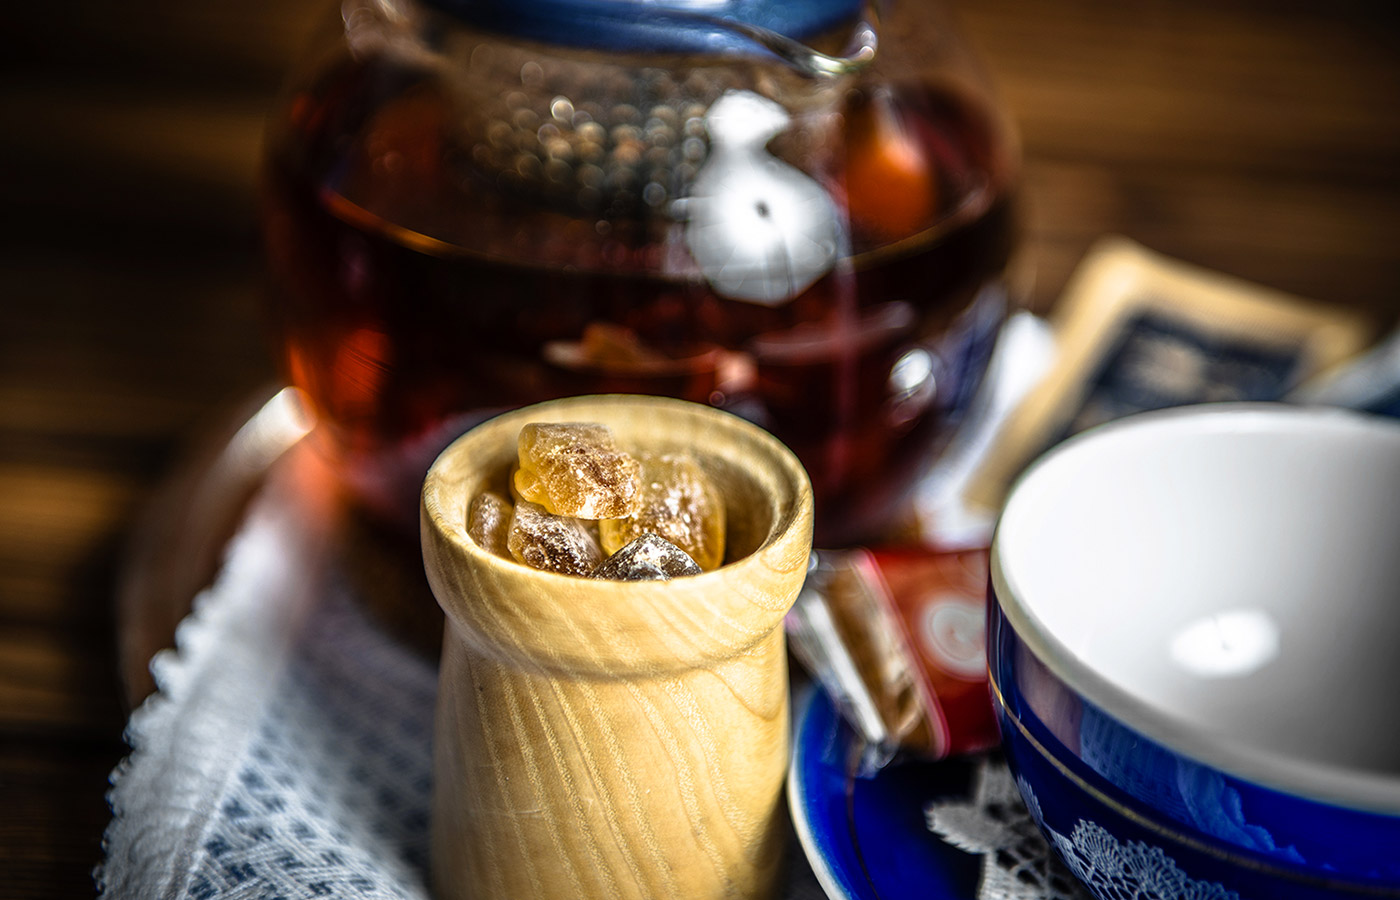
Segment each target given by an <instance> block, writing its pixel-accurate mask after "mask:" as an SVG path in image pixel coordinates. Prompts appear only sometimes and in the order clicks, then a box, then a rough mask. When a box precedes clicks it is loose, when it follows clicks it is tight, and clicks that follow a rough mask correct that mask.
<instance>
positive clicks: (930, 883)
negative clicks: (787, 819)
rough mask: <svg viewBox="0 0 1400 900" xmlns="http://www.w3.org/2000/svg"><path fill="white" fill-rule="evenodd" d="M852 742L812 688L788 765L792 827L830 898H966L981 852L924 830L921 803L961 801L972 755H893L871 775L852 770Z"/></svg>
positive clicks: (974, 885)
mask: <svg viewBox="0 0 1400 900" xmlns="http://www.w3.org/2000/svg"><path fill="white" fill-rule="evenodd" d="M859 757H860V747H859V742H858V741H857V740H856V738H855V735H854V733H853V732H852V731H851V730H850V728H849V727H848V726H847V725H846V724H845V722H844V721H843V720H842V719H841V717H840V715H839V714H838V713H837V711H836V708H835V706H834V705H833V703H832V701H831V699H830V697H829V696H828V695H827V694H826V693H825V692H824V691H820V690H814V691H812V692H810V694H809V696H808V698H807V699H806V702H805V706H804V707H803V708H802V710H801V712H800V714H799V717H798V724H797V729H796V735H795V740H794V750H793V760H792V767H791V769H790V771H789V775H788V804H789V806H790V807H791V810H792V818H793V823H794V825H795V827H796V829H797V836H798V839H799V841H800V842H801V844H802V848H803V850H804V851H805V852H806V854H807V859H808V861H809V862H810V863H811V865H812V869H813V871H814V872H815V873H816V876H817V880H818V881H819V882H820V883H821V885H822V888H823V889H824V890H825V891H826V892H827V894H828V896H830V897H831V898H833V900H903V898H911V900H912V898H919V900H974V898H976V897H977V891H978V883H979V881H980V878H981V871H982V865H983V863H982V860H981V859H980V858H979V856H978V855H977V854H975V853H969V852H966V851H963V850H960V849H958V848H957V847H955V846H953V845H951V844H948V843H945V842H944V840H943V839H941V838H940V837H939V836H938V835H936V834H934V833H933V832H932V831H930V830H929V828H928V825H927V824H926V821H925V813H924V810H925V808H926V807H927V806H928V805H929V804H930V803H933V802H935V801H938V800H940V799H941V800H951V801H954V802H961V801H962V800H964V799H965V798H967V797H968V796H969V795H970V793H971V792H972V790H973V786H974V780H975V777H976V774H977V772H978V768H979V764H978V761H977V760H971V759H964V760H952V761H946V762H940V763H928V762H921V761H910V762H901V761H898V760H897V761H895V762H893V763H891V764H890V765H888V766H886V767H885V768H883V769H882V770H880V772H879V773H878V774H876V775H875V776H874V777H870V778H862V777H857V776H856V775H855V771H856V764H857V763H858V762H859Z"/></svg>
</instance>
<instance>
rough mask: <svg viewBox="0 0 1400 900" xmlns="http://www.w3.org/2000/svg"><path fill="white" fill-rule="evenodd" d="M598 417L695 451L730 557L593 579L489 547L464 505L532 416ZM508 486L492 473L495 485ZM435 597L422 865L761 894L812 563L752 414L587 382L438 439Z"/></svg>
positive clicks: (487, 893) (563, 888) (491, 875)
mask: <svg viewBox="0 0 1400 900" xmlns="http://www.w3.org/2000/svg"><path fill="white" fill-rule="evenodd" d="M570 421H572V422H602V423H604V424H607V425H609V426H610V427H611V428H612V429H613V431H614V433H615V434H616V435H617V437H618V442H619V445H620V446H621V447H623V448H635V449H638V450H640V449H649V450H666V449H680V448H685V449H688V450H690V451H691V452H693V453H694V454H695V455H696V456H697V458H698V459H699V460H700V463H701V465H702V466H703V467H704V468H705V470H706V471H707V472H708V473H709V474H710V475H711V476H712V477H713V478H714V479H715V480H716V482H717V484H718V486H719V489H720V493H721V495H722V496H723V497H724V502H725V507H726V515H727V519H728V532H729V534H728V551H727V553H726V560H727V562H726V564H725V565H723V566H721V567H720V568H718V569H716V570H714V571H712V572H707V573H705V574H702V575H697V576H694V577H689V578H678V579H674V580H671V581H637V582H622V581H599V580H593V579H588V578H579V577H573V576H567V575H558V574H554V573H549V572H541V571H538V570H535V569H531V568H529V567H527V566H524V565H522V564H520V563H517V562H515V561H513V560H509V559H502V558H500V557H497V556H493V555H491V554H490V553H488V552H486V551H485V550H483V549H481V548H480V547H478V546H477V545H476V543H475V542H474V541H472V539H471V538H470V537H468V536H467V533H466V525H465V513H466V508H467V504H468V503H469V502H470V500H471V498H472V497H473V496H475V494H476V493H477V492H479V491H481V490H483V489H485V488H489V487H491V486H495V485H499V484H502V483H504V474H505V472H506V470H507V469H508V467H509V466H510V465H511V463H512V462H513V461H514V460H515V458H516V438H517V435H518V434H519V432H520V428H521V426H522V425H525V424H526V423H528V422H570ZM498 489H499V488H498ZM422 516H423V518H422V522H423V556H424V561H425V565H426V569H427V574H428V580H429V583H430V584H431V585H432V588H433V592H434V594H435V595H436V596H437V599H438V602H439V603H440V604H441V605H442V608H443V610H444V611H445V612H446V613H447V629H446V633H445V635H444V639H443V658H442V670H441V678H440V683H439V694H438V707H437V723H436V727H437V733H436V739H435V745H434V756H435V760H434V768H435V773H434V775H435V784H434V788H433V819H432V878H433V886H434V890H435V892H436V894H437V896H438V897H440V898H444V900H457V898H494V897H503V898H504V897H509V898H512V900H525V898H557V897H569V898H604V897H606V898H614V897H635V898H641V900H652V898H666V897H674V898H685V900H706V898H717V897H767V896H771V895H773V894H774V893H775V892H776V890H777V886H778V885H777V881H778V876H779V870H780V866H781V858H782V851H783V843H784V834H785V831H784V826H783V816H782V797H781V792H782V785H783V779H784V773H785V770H786V766H787V757H788V682H787V663H786V654H785V648H784V641H783V630H782V627H781V623H782V619H783V615H784V614H785V613H786V612H787V610H788V608H789V607H790V606H791V605H792V602H793V600H794V599H795V598H796V596H797V593H798V591H799V589H800V588H801V586H802V582H803V579H804V576H805V574H806V570H807V559H808V555H809V552H810V549H811V532H812V492H811V486H810V484H809V482H808V480H807V475H806V473H805V472H804V471H803V469H802V467H801V464H800V463H798V461H797V459H796V458H795V457H794V456H793V455H792V453H791V452H790V451H789V450H788V449H787V448H786V447H784V446H783V445H782V444H780V443H779V442H778V441H777V440H775V439H774V438H773V437H771V436H770V435H768V434H767V433H766V432H764V431H762V430H761V429H759V428H757V427H755V426H753V425H751V424H749V423H747V422H745V421H743V420H741V419H738V418H736V417H734V416H731V415H729V414H727V413H722V412H719V411H717V410H714V409H710V408H708V407H704V406H698V405H695V404H690V403H684V402H681V401H677V400H665V399H659V398H652V397H638V396H603V397H578V398H571V399H567V400H559V401H554V402H550V403H544V404H540V405H538V406H533V407H529V408H526V409H522V410H518V411H516V412H513V413H508V414H506V415H503V416H501V417H499V418H497V419H493V420H492V421H490V422H487V423H485V424H484V425H482V426H480V427H478V428H476V429H475V430H473V431H471V432H470V433H468V434H467V435H465V436H464V437H462V438H461V439H459V440H458V441H457V442H456V443H454V444H453V445H452V446H451V447H449V448H448V449H447V450H446V451H444V453H443V454H442V456H441V457H439V458H438V460H437V462H436V463H435V464H434V465H433V467H432V469H431V470H430V471H429V473H428V477H427V481H426V482H425V484H424V489H423V510H422Z"/></svg>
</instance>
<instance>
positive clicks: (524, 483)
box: [514, 422, 641, 519]
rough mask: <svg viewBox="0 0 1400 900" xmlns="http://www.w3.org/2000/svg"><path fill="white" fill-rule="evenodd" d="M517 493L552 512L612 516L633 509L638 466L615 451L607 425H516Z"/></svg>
mask: <svg viewBox="0 0 1400 900" xmlns="http://www.w3.org/2000/svg"><path fill="white" fill-rule="evenodd" d="M519 451H520V468H519V469H517V470H516V472H515V476H514V485H515V489H516V491H518V492H519V494H520V496H521V497H522V498H524V499H525V500H528V501H530V502H531V503H537V504H539V505H540V506H542V507H544V509H545V510H546V511H548V512H550V513H553V514H554V515H558V516H572V517H574V518H578V519H617V518H622V517H624V516H630V515H632V514H633V513H634V512H635V511H636V509H637V502H638V499H639V498H638V495H639V492H640V488H641V468H640V466H639V465H638V464H637V461H636V460H635V459H634V458H632V456H631V455H629V454H627V453H624V452H621V451H619V450H618V449H617V445H616V442H615V440H614V438H613V433H612V429H610V428H608V427H607V426H606V425H598V424H595V423H591V422H567V423H532V424H530V425H526V426H525V427H524V428H522V429H520V440H519Z"/></svg>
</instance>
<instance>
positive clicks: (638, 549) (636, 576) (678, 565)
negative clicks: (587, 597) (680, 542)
mask: <svg viewBox="0 0 1400 900" xmlns="http://www.w3.org/2000/svg"><path fill="white" fill-rule="evenodd" d="M699 574H700V567H699V566H698V565H696V564H695V560H693V559H691V558H690V554H688V553H686V552H685V551H684V550H682V549H681V548H680V547H677V546H676V545H675V544H673V543H671V542H670V541H668V540H666V539H665V538H661V537H657V536H656V535H654V534H644V535H642V536H641V537H639V538H637V539H636V540H635V541H632V542H631V543H629V544H628V545H627V546H626V547H623V548H622V549H621V550H619V551H617V552H616V553H614V554H613V555H612V556H609V557H608V558H607V559H606V560H605V561H604V562H603V564H602V565H600V566H599V567H598V568H596V569H594V570H593V577H594V578H606V579H608V580H610V581H665V580H666V579H668V578H679V577H680V576H683V575H699Z"/></svg>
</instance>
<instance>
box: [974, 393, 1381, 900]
mask: <svg viewBox="0 0 1400 900" xmlns="http://www.w3.org/2000/svg"><path fill="white" fill-rule="evenodd" d="M991 570H992V597H991V601H990V602H989V612H988V615H989V623H988V656H989V664H990V668H991V676H992V682H993V683H992V690H993V695H994V701H995V703H996V706H997V712H998V716H999V720H1000V724H1001V728H1002V737H1003V741H1004V744H1005V747H1006V751H1007V756H1008V760H1009V762H1010V763H1011V766H1012V769H1013V771H1014V772H1015V774H1016V776H1017V779H1018V784H1019V786H1020V788H1021V792H1022V795H1023V796H1024V797H1025V799H1026V802H1027V804H1028V805H1029V806H1030V808H1031V811H1032V814H1033V815H1034V816H1035V817H1036V819H1037V821H1038V823H1039V824H1040V826H1041V830H1042V831H1043V832H1044V833H1045V835H1046V836H1047V838H1048V839H1049V840H1050V842H1051V844H1052V845H1053V846H1054V847H1055V848H1056V850H1057V851H1058V852H1059V853H1060V855H1061V856H1062V857H1064V859H1065V861H1066V862H1067V863H1068V864H1069V866H1070V868H1071V869H1073V870H1074V871H1075V873H1076V874H1077V875H1079V877H1080V878H1081V879H1082V880H1084V881H1085V883H1086V884H1087V885H1088V886H1089V887H1090V889H1091V890H1092V891H1093V892H1094V894H1095V895H1096V896H1097V897H1099V898H1101V900H1110V898H1112V900H1118V898H1122V897H1161V898H1168V897H1189V898H1220V900H1225V898H1232V897H1237V898H1242V900H1245V898H1254V900H1275V898H1278V900H1285V898H1323V897H1327V898H1336V897H1367V896H1392V897H1400V424H1397V423H1395V422H1394V421H1391V420H1382V419H1372V418H1367V417H1363V416H1360V415H1357V414H1352V413H1346V412H1340V411H1334V410H1317V409H1311V410H1310V409H1300V408H1293V407H1284V406H1274V405H1233V404H1231V405H1223V404H1222V405H1218V406H1207V407H1197V408H1191V409H1181V410H1173V411H1170V412H1165V413H1150V414H1145V415H1141V416H1137V417H1134V418H1131V419H1127V420H1123V421H1120V422H1118V423H1115V424H1112V425H1108V426H1104V427H1102V428H1099V429H1097V430H1095V431H1092V432H1089V433H1086V434H1084V435H1081V436H1079V437H1076V438H1072V439H1070V440H1069V441H1066V442H1065V443H1063V444H1061V445H1060V446H1059V447H1057V448H1056V449H1055V450H1053V451H1051V452H1050V453H1048V454H1047V455H1046V456H1045V457H1043V458H1042V459H1041V460H1040V461H1038V462H1037V463H1036V464H1035V465H1034V466H1033V467H1032V468H1031V469H1030V470H1029V471H1028V472H1027V473H1026V474H1025V475H1024V476H1023V477H1022V479H1021V480H1020V481H1019V482H1018V483H1017V485H1016V486H1015V488H1014V489H1013V491H1012V494H1011V496H1010V499H1009V500H1008V502H1007V504H1006V507H1005V509H1004V511H1003V513H1002V517H1001V520H1000V523H999V524H998V527H997V532H996V537H995V542H994V546H993V549H992V556H991Z"/></svg>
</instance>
